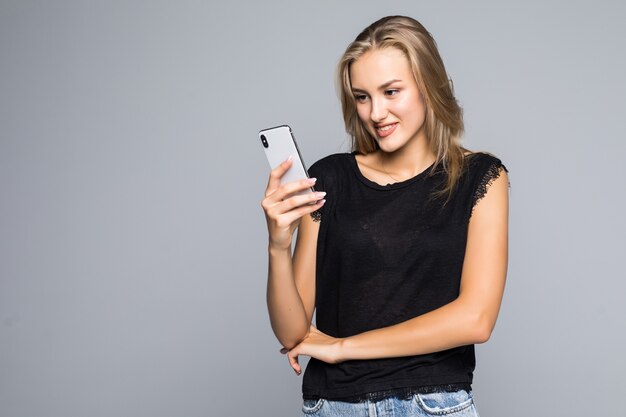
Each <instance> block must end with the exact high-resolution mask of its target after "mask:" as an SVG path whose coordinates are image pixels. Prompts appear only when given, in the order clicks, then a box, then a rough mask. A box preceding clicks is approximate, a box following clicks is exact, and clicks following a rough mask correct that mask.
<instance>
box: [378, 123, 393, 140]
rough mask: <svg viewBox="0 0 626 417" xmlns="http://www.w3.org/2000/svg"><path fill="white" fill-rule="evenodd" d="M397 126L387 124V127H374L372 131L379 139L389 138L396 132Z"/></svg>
mask: <svg viewBox="0 0 626 417" xmlns="http://www.w3.org/2000/svg"><path fill="white" fill-rule="evenodd" d="M397 126H398V123H389V124H387V125H382V126H374V129H375V130H376V136H378V137H379V138H384V137H386V136H389V135H391V134H392V133H393V132H394V131H395V130H396V127H397Z"/></svg>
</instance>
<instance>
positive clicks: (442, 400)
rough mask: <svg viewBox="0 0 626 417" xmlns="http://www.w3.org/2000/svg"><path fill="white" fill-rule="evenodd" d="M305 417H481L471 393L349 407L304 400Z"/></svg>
mask: <svg viewBox="0 0 626 417" xmlns="http://www.w3.org/2000/svg"><path fill="white" fill-rule="evenodd" d="M302 415H303V416H304V417H409V416H410V417H428V416H448V417H478V412H477V411H476V407H475V405H474V399H473V397H472V393H471V392H467V391H465V390H461V391H456V392H435V393H432V394H414V395H413V396H411V397H409V398H407V399H400V398H395V397H391V398H385V399H383V400H380V401H376V402H374V401H369V400H367V401H363V402H359V403H348V402H343V401H332V400H326V399H323V398H322V399H319V400H304V403H303V404H302Z"/></svg>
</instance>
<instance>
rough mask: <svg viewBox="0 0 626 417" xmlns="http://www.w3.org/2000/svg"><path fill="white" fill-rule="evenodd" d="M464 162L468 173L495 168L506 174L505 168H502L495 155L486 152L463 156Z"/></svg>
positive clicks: (470, 153)
mask: <svg viewBox="0 0 626 417" xmlns="http://www.w3.org/2000/svg"><path fill="white" fill-rule="evenodd" d="M465 161H466V163H467V168H468V169H469V170H470V171H472V170H473V171H476V170H479V171H480V170H481V168H482V169H484V168H485V167H487V168H488V167H491V166H494V167H497V168H498V169H503V170H504V171H506V172H508V170H507V168H506V167H505V166H504V164H503V163H502V161H501V160H500V159H499V158H498V157H497V156H495V155H493V154H491V153H488V152H469V153H466V154H465Z"/></svg>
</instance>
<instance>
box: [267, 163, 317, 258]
mask: <svg viewBox="0 0 626 417" xmlns="http://www.w3.org/2000/svg"><path fill="white" fill-rule="evenodd" d="M292 163H293V162H292V160H291V158H289V159H287V160H285V161H284V162H283V163H281V164H280V165H278V166H277V167H276V168H274V169H273V170H272V172H271V173H270V178H269V181H268V183H267V188H266V190H265V198H264V199H263V202H262V203H261V206H262V207H263V210H264V211H265V218H266V220H267V229H268V232H269V239H270V246H271V247H273V248H277V249H289V248H291V240H292V237H293V232H294V231H295V229H296V227H298V223H299V221H300V218H301V217H302V216H304V215H305V214H308V213H312V212H314V211H315V210H317V209H319V208H320V207H322V205H324V202H325V200H323V199H322V198H323V197H324V196H325V195H326V193H324V192H313V193H306V194H303V195H294V194H295V193H297V192H298V191H303V190H306V189H307V188H311V187H312V186H313V184H315V178H310V179H302V180H299V181H293V182H289V183H286V184H282V185H281V184H280V179H281V177H282V176H283V175H284V174H285V172H287V170H288V169H289V168H290V167H291V165H292Z"/></svg>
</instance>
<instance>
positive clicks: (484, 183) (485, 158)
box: [465, 152, 509, 206]
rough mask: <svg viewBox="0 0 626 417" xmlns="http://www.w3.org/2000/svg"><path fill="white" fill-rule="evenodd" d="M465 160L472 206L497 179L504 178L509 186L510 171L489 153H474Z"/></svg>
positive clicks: (467, 155) (466, 156)
mask: <svg viewBox="0 0 626 417" xmlns="http://www.w3.org/2000/svg"><path fill="white" fill-rule="evenodd" d="M465 158H466V166H465V170H466V171H465V176H466V181H467V184H468V186H469V189H470V190H471V193H472V206H475V205H476V204H477V203H478V201H480V200H481V199H482V198H483V197H484V196H485V194H486V193H487V191H488V190H489V188H490V186H491V185H492V184H493V183H494V181H496V180H497V179H499V178H502V179H503V180H504V181H505V182H506V184H507V186H508V182H509V180H508V176H507V173H508V172H509V171H508V169H507V168H506V166H505V165H504V164H503V163H502V160H500V158H498V157H497V156H495V155H493V154H491V153H488V152H472V153H469V154H466V155H465Z"/></svg>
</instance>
